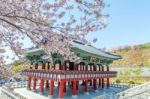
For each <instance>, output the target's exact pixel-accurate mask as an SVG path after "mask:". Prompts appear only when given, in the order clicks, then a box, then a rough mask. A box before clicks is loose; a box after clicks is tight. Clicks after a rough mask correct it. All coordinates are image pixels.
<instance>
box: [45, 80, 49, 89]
mask: <svg viewBox="0 0 150 99" xmlns="http://www.w3.org/2000/svg"><path fill="white" fill-rule="evenodd" d="M46 88H49V80H46Z"/></svg>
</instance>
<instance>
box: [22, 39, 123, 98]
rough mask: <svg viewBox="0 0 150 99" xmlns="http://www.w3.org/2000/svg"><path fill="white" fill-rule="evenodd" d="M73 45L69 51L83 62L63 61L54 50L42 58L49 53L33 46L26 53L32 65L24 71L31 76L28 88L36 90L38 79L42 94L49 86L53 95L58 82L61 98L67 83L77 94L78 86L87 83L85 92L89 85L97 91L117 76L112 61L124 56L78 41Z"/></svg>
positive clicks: (74, 94)
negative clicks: (111, 68) (112, 68)
mask: <svg viewBox="0 0 150 99" xmlns="http://www.w3.org/2000/svg"><path fill="white" fill-rule="evenodd" d="M70 45H71V46H70V50H71V51H73V52H74V53H75V54H76V55H77V56H78V57H79V58H80V63H75V62H72V61H69V60H64V57H63V56H61V55H60V54H59V53H53V54H52V55H51V56H50V58H47V59H45V58H44V59H43V58H42V56H43V55H45V54H46V52H45V51H44V50H42V49H33V50H30V51H28V52H27V53H26V58H27V59H28V60H29V61H30V62H31V64H32V66H31V68H30V69H29V70H25V71H23V73H22V74H23V75H25V76H27V77H28V86H27V88H28V89H30V90H36V89H37V82H40V92H41V94H42V93H44V89H47V88H48V89H49V95H50V96H51V97H52V96H53V93H54V83H55V82H57V83H58V88H59V89H58V98H59V99H62V98H63V93H65V92H66V91H67V90H66V87H67V86H71V88H72V95H73V96H76V95H77V91H78V87H79V86H85V87H84V91H85V93H88V86H93V89H94V90H95V91H96V90H97V87H101V88H104V87H109V86H110V81H109V79H110V78H112V77H116V76H117V72H116V71H110V70H109V64H110V63H111V62H112V61H113V60H117V59H120V58H121V57H120V56H119V55H113V54H111V53H108V52H104V51H102V50H99V49H97V48H95V47H93V46H91V45H85V44H83V43H81V42H78V41H73V42H70ZM50 64H53V65H50ZM104 81H105V82H106V84H105V83H104ZM79 82H82V84H81V83H79Z"/></svg>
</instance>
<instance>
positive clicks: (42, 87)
mask: <svg viewBox="0 0 150 99" xmlns="http://www.w3.org/2000/svg"><path fill="white" fill-rule="evenodd" d="M40 92H41V94H43V93H44V80H43V79H41V81H40Z"/></svg>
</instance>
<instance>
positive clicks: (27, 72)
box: [22, 69, 117, 81]
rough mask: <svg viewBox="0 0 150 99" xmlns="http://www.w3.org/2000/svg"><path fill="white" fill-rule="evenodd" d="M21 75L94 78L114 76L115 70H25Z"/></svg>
mask: <svg viewBox="0 0 150 99" xmlns="http://www.w3.org/2000/svg"><path fill="white" fill-rule="evenodd" d="M22 75H26V76H31V77H35V78H36V77H37V78H40V77H42V78H45V79H53V80H57V81H59V80H70V79H78V80H81V79H87V78H88V79H94V78H107V77H116V76H117V72H115V71H67V70H34V69H32V70H25V71H23V72H22Z"/></svg>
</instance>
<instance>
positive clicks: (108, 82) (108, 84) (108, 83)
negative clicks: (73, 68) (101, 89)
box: [107, 66, 110, 88]
mask: <svg viewBox="0 0 150 99" xmlns="http://www.w3.org/2000/svg"><path fill="white" fill-rule="evenodd" d="M107 71H109V66H107ZM109 86H110V81H109V77H107V88H108V87H109Z"/></svg>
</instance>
